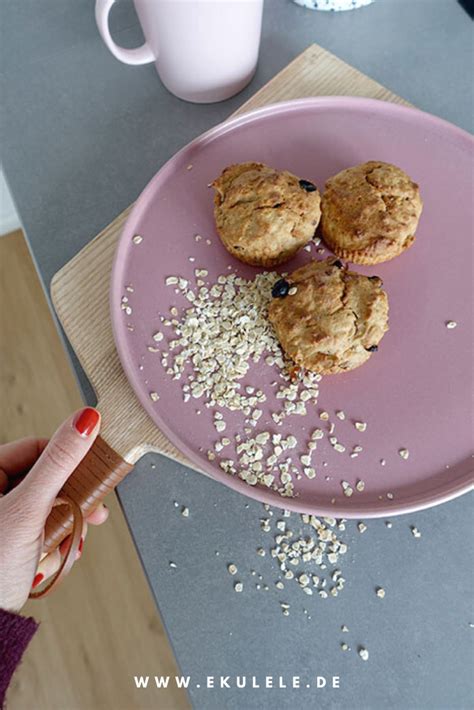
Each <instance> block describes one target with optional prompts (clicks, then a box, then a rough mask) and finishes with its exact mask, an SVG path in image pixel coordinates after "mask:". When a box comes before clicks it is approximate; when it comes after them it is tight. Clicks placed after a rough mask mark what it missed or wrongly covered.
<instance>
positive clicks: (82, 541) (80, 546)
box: [77, 537, 84, 555]
mask: <svg viewBox="0 0 474 710" xmlns="http://www.w3.org/2000/svg"><path fill="white" fill-rule="evenodd" d="M83 547H84V538H83V537H81V541H80V543H79V546H78V548H77V551H78V552H79V554H80V555H81V554H82V548H83Z"/></svg>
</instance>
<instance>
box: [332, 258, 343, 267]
mask: <svg viewBox="0 0 474 710" xmlns="http://www.w3.org/2000/svg"><path fill="white" fill-rule="evenodd" d="M332 265H333V266H337V268H338V269H343V268H344V264H343V263H342V261H339V259H337V260H336V261H333V262H332Z"/></svg>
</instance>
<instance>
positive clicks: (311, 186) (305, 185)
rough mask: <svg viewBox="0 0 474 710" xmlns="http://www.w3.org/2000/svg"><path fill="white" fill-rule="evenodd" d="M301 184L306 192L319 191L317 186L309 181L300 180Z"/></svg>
mask: <svg viewBox="0 0 474 710" xmlns="http://www.w3.org/2000/svg"><path fill="white" fill-rule="evenodd" d="M299 183H300V187H302V188H303V190H306V192H315V191H316V190H317V189H318V188H317V187H316V185H315V184H314V183H312V182H310V181H309V180H300V181H299Z"/></svg>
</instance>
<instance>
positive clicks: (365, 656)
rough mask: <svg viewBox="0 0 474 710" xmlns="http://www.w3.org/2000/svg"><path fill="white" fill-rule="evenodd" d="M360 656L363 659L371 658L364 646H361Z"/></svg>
mask: <svg viewBox="0 0 474 710" xmlns="http://www.w3.org/2000/svg"><path fill="white" fill-rule="evenodd" d="M359 656H360V657H361V658H362V660H363V661H368V660H369V652H368V651H367V649H366V648H364V647H363V646H361V647H360V648H359Z"/></svg>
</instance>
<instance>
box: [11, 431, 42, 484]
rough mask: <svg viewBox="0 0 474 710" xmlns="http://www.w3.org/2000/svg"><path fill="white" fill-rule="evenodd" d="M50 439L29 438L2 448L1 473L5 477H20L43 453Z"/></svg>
mask: <svg viewBox="0 0 474 710" xmlns="http://www.w3.org/2000/svg"><path fill="white" fill-rule="evenodd" d="M47 443H48V439H34V438H33V437H27V438H25V439H18V441H12V442H11V443H9V444H3V445H2V446H0V471H2V472H3V473H4V474H5V476H18V474H20V473H23V472H24V471H27V470H28V469H29V468H31V466H33V464H34V463H35V461H36V459H37V458H38V457H39V456H40V455H41V454H42V453H43V451H44V449H45V447H46V444H47Z"/></svg>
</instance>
